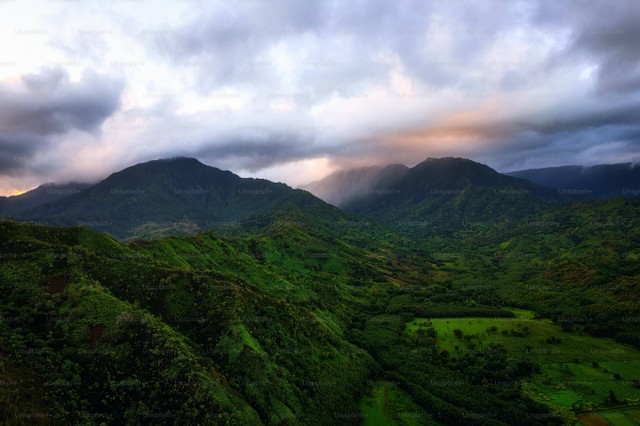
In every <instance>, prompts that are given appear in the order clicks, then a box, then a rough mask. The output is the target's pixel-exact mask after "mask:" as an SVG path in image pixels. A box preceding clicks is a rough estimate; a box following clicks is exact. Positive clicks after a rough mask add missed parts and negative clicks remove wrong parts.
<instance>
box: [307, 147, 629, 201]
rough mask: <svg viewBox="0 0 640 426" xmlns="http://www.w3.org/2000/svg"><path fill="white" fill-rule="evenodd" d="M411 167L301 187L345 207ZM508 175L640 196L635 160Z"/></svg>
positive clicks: (594, 192)
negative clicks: (633, 161)
mask: <svg viewBox="0 0 640 426" xmlns="http://www.w3.org/2000/svg"><path fill="white" fill-rule="evenodd" d="M430 161H433V159H431V160H430ZM409 170H410V168H409V167H407V166H405V165H402V164H393V165H389V166H386V167H385V166H374V167H365V168H360V169H351V170H341V171H338V172H335V173H332V174H331V175H329V176H327V177H325V178H324V179H321V180H319V181H316V182H312V183H310V184H308V185H306V186H303V187H301V188H302V189H306V190H307V191H309V192H311V193H312V194H314V195H316V196H318V197H319V198H322V199H323V200H325V201H326V202H328V203H331V204H333V205H336V206H338V207H345V206H348V205H349V204H351V203H354V202H357V201H358V200H361V199H362V198H365V197H366V195H367V193H368V192H370V191H372V190H375V189H376V188H381V187H387V186H390V185H391V184H392V183H393V182H394V179H395V180H396V181H397V180H399V179H400V178H402V177H403V176H404V175H405V174H406V173H408V172H409ZM504 175H506V176H511V177H515V178H519V179H526V180H528V181H530V182H531V183H534V184H536V185H540V186H545V187H548V188H553V189H556V190H557V194H558V195H562V196H566V197H568V198H587V199H594V198H600V199H605V198H612V197H640V166H639V165H635V166H634V165H633V164H632V163H622V164H602V165H597V166H591V167H582V166H562V167H548V168H542V169H527V170H519V171H514V172H509V173H504ZM448 176H449V177H450V176H451V175H448ZM435 178H436V179H437V180H433V181H432V183H433V184H434V185H435V186H438V185H445V186H446V185H448V184H449V183H447V182H446V181H445V180H443V179H444V176H443V177H435ZM436 182H440V183H439V184H436Z"/></svg>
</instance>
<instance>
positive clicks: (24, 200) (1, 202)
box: [0, 182, 91, 214]
mask: <svg viewBox="0 0 640 426" xmlns="http://www.w3.org/2000/svg"><path fill="white" fill-rule="evenodd" d="M89 186H91V184H89V183H78V182H71V183H67V184H56V183H45V184H43V185H40V186H39V187H37V188H35V189H32V190H31V191H27V192H25V193H24V194H20V195H14V196H11V197H0V213H3V214H12V213H17V212H20V211H23V210H28V209H32V208H34V207H37V206H40V205H42V204H45V203H50V202H53V201H57V200H59V199H61V198H65V197H68V196H70V195H74V194H77V193H79V192H80V191H82V190H84V189H86V188H88V187H89Z"/></svg>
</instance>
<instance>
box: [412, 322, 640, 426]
mask: <svg viewBox="0 0 640 426" xmlns="http://www.w3.org/2000/svg"><path fill="white" fill-rule="evenodd" d="M512 311H513V312H514V314H515V317H514V318H480V317H469V318H431V319H430V318H415V319H414V320H413V321H411V322H409V323H407V324H406V329H405V332H406V333H407V335H408V336H409V338H410V339H414V341H415V342H416V343H420V341H421V339H433V338H434V336H435V345H436V347H437V348H438V350H440V351H445V350H446V351H448V352H449V354H450V355H451V356H453V357H463V356H465V355H466V354H478V353H482V352H483V351H488V350H491V346H490V345H491V344H498V345H502V346H504V347H505V348H506V349H507V351H508V353H509V356H510V357H513V358H522V359H528V360H530V361H532V362H534V363H535V364H536V365H537V366H538V368H539V371H538V372H537V374H535V375H533V376H532V377H531V378H529V379H527V380H526V383H524V384H523V388H525V389H526V392H527V394H529V395H530V396H531V397H532V398H534V399H536V400H538V401H541V402H544V403H546V404H549V405H551V406H554V407H557V408H558V409H559V410H560V411H563V412H567V411H568V410H573V411H575V412H591V411H593V410H596V409H601V408H606V407H609V406H611V407H614V406H627V405H634V404H638V403H640V388H638V385H637V382H638V379H639V378H640V351H638V350H637V349H634V348H632V347H630V346H626V345H623V344H619V343H616V342H614V341H612V340H609V339H604V338H598V337H593V336H589V335H586V334H582V333H580V332H566V331H562V329H561V327H560V326H558V325H556V324H554V323H552V322H551V321H549V320H545V319H535V318H534V313H533V312H532V311H526V310H521V309H517V310H515V309H514V310H512ZM634 385H635V386H634ZM636 414H637V413H636V411H634V410H631V411H630V414H629V415H630V416H631V417H632V418H633V416H634V415H636ZM599 416H601V417H603V418H605V419H607V420H606V422H605V423H602V424H613V425H618V424H620V425H625V424H637V423H625V422H628V421H634V420H628V417H629V416H627V415H626V414H625V415H624V416H623V415H618V414H610V413H609V412H608V411H606V412H602V413H600V414H599ZM607 416H608V417H609V418H607ZM616 416H617V417H616ZM612 417H616V419H613V420H614V421H612V419H610V418H612Z"/></svg>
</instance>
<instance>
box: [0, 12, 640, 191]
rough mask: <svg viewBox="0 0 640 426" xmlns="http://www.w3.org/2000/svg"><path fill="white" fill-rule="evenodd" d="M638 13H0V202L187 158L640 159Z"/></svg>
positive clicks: (288, 172) (283, 164) (282, 167)
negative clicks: (52, 185) (45, 186)
mask: <svg viewBox="0 0 640 426" xmlns="http://www.w3.org/2000/svg"><path fill="white" fill-rule="evenodd" d="M639 22H640V2H639V1H637V0H602V1H600V0H550V1H546V0H539V1H533V0H526V1H518V0H483V1H476V0H431V1H429V0H415V1H414V0H393V1H391V0H349V1H346V0H345V1H342V0H309V1H300V0H238V1H234V2H223V1H215V0H175V1H164V2H152V1H151V0H109V1H98V0H86V1H78V0H0V194H5V195H8V194H14V193H19V192H21V191H24V190H26V189H30V188H33V187H35V186H37V185H38V184H40V183H43V182H49V181H58V182H63V181H69V180H79V181H87V180H95V179H99V178H103V177H105V176H106V175H108V174H109V173H110V172H111V171H114V170H118V169H121V168H123V167H126V166H129V165H132V164H135V163H137V162H141V161H147V160H151V159H155V158H163V157H171V156H176V155H186V156H194V157H197V158H199V159H200V160H201V161H203V162H204V163H206V164H210V165H213V166H217V167H220V168H225V169H230V170H233V171H235V172H237V173H239V174H241V175H243V176H261V177H266V178H269V179H272V180H276V181H284V182H287V183H289V184H290V185H293V186H296V185H299V184H304V183H308V182H310V181H312V180H315V179H318V178H320V177H322V176H324V175H325V174H327V173H329V172H331V171H334V170H338V169H340V168H344V167H356V166H362V165H368V164H373V163H376V164H386V163H390V162H401V163H405V164H407V165H410V166H411V165H414V164H416V163H418V162H420V161H421V160H423V159H425V158H426V157H429V156H432V157H437V156H450V155H455V156H464V157H468V158H472V159H475V160H478V161H481V162H484V163H486V164H489V165H490V166H492V167H494V168H496V169H498V170H500V171H511V170H517V169H523V168H531V167H542V166H552V165H563V164H581V165H590V164H600V163H613V162H627V161H633V162H635V161H639V160H640V25H639V24H638V23H639Z"/></svg>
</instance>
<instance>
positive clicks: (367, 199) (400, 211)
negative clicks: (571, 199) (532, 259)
mask: <svg viewBox="0 0 640 426" xmlns="http://www.w3.org/2000/svg"><path fill="white" fill-rule="evenodd" d="M556 199H557V194H556V193H555V192H554V191H553V190H550V189H546V188H543V187H539V186H537V185H535V184H532V183H530V182H528V181H526V180H523V179H517V178H513V177H510V176H505V175H502V174H500V173H498V172H496V171H495V170H493V169H491V168H490V167H488V166H485V165H483V164H479V163H476V162H473V161H471V160H466V159H462V158H441V159H432V158H430V159H427V160H426V161H424V162H422V163H420V164H418V165H417V166H415V167H413V168H411V169H410V170H409V171H408V172H407V173H406V174H405V175H404V176H403V177H402V178H400V179H399V180H397V181H395V182H393V183H392V184H387V185H385V186H380V187H378V188H375V189H373V190H370V191H369V193H368V194H366V195H365V196H364V197H363V198H361V199H359V200H357V201H353V202H351V203H349V204H346V205H345V206H344V208H345V209H346V210H348V211H351V212H354V213H358V214H362V215H364V216H366V217H368V218H370V219H372V220H377V221H379V222H380V223H382V224H384V225H386V226H388V227H390V228H391V229H394V230H396V231H398V232H403V233H406V234H413V235H416V234H418V235H429V234H430V235H451V234H453V233H455V232H457V231H460V230H463V229H465V228H468V227H483V226H487V225H489V224H492V223H496V222H501V221H505V220H515V219H517V218H521V217H523V216H525V215H527V214H530V213H533V212H535V211H539V210H540V209H542V208H545V207H547V206H549V205H550V204H552V203H554V202H555V200H556Z"/></svg>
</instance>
